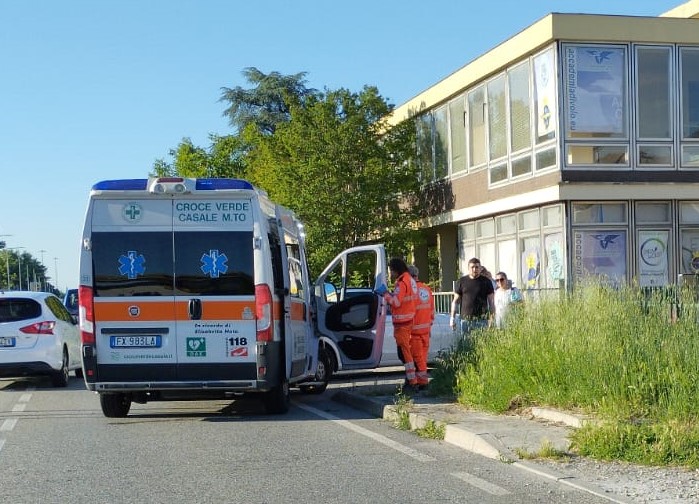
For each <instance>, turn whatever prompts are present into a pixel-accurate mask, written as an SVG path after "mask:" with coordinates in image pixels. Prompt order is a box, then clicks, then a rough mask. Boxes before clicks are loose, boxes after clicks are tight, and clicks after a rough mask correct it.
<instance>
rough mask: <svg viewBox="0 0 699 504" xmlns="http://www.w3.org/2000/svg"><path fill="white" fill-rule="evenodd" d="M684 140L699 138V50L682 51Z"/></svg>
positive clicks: (688, 49)
mask: <svg viewBox="0 0 699 504" xmlns="http://www.w3.org/2000/svg"><path fill="white" fill-rule="evenodd" d="M680 71H681V74H682V138H699V49H690V48H687V47H683V48H682V49H680Z"/></svg>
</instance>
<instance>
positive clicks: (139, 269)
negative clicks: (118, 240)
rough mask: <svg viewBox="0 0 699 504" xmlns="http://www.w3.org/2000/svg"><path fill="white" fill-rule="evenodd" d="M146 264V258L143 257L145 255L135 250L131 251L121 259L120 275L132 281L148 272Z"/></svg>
mask: <svg viewBox="0 0 699 504" xmlns="http://www.w3.org/2000/svg"><path fill="white" fill-rule="evenodd" d="M145 262H146V258H145V257H143V254H139V253H138V252H136V251H135V250H129V251H128V252H127V253H126V255H123V256H121V257H120V258H119V274H120V275H123V276H127V277H129V278H130V279H133V278H136V277H137V276H138V275H143V274H144V273H145V272H146V268H145V266H143V263H145Z"/></svg>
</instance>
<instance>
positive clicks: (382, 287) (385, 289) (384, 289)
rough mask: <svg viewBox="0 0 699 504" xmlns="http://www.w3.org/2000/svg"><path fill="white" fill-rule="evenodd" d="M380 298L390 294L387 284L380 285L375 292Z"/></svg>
mask: <svg viewBox="0 0 699 504" xmlns="http://www.w3.org/2000/svg"><path fill="white" fill-rule="evenodd" d="M374 292H376V293H377V294H378V295H379V296H383V295H384V294H386V293H387V292H388V287H386V284H381V285H379V286H378V287H377V288H376V290H374Z"/></svg>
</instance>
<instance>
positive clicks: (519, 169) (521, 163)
mask: <svg viewBox="0 0 699 504" xmlns="http://www.w3.org/2000/svg"><path fill="white" fill-rule="evenodd" d="M531 172H532V157H531V155H528V156H525V157H521V158H519V159H513V160H512V176H513V177H521V176H522V175H530V174H531Z"/></svg>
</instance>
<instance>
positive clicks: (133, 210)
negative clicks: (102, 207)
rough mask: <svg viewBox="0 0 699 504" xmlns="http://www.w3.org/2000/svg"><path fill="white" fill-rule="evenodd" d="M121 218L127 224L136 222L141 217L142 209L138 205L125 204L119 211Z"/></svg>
mask: <svg viewBox="0 0 699 504" xmlns="http://www.w3.org/2000/svg"><path fill="white" fill-rule="evenodd" d="M121 216H122V217H123V218H124V220H125V221H127V222H138V221H140V220H141V217H143V208H141V205H139V204H138V203H127V204H126V205H124V207H123V208H122V209H121Z"/></svg>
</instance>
